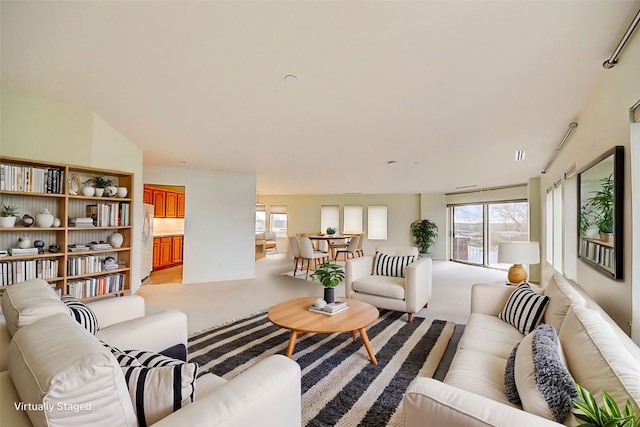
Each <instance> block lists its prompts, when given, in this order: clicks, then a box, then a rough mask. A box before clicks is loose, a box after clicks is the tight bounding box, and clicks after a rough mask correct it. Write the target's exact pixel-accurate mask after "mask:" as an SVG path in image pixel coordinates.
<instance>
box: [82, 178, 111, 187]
mask: <svg viewBox="0 0 640 427" xmlns="http://www.w3.org/2000/svg"><path fill="white" fill-rule="evenodd" d="M85 184H93V186H94V187H95V188H107V187H110V186H112V185H113V179H111V178H109V177H108V176H104V175H96V176H94V177H93V178H91V179H88V180H87V181H85Z"/></svg>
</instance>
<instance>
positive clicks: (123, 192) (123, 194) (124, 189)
mask: <svg viewBox="0 0 640 427" xmlns="http://www.w3.org/2000/svg"><path fill="white" fill-rule="evenodd" d="M127 193H128V191H127V187H118V197H120V198H121V199H124V198H125V197H127Z"/></svg>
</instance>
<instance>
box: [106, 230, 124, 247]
mask: <svg viewBox="0 0 640 427" xmlns="http://www.w3.org/2000/svg"><path fill="white" fill-rule="evenodd" d="M122 242H124V236H123V235H122V234H120V233H117V232H116V233H113V234H112V235H111V236H109V244H110V245H111V246H113V247H114V248H119V247H120V246H122Z"/></svg>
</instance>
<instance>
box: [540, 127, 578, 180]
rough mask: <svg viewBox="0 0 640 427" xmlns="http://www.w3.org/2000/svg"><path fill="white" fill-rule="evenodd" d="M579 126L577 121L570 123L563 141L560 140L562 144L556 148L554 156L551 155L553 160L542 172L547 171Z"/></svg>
mask: <svg viewBox="0 0 640 427" xmlns="http://www.w3.org/2000/svg"><path fill="white" fill-rule="evenodd" d="M577 127H578V123H576V122H571V123H569V129H568V130H567V133H566V134H565V135H564V138H562V141H560V145H558V148H556V151H555V152H554V153H553V156H552V157H551V160H549V163H547V166H545V167H544V169H543V170H542V172H541V173H542V174H545V173H547V171H548V170H549V167H550V166H551V164H552V163H553V161H554V160H555V159H556V157H558V154H560V150H562V147H564V143H565V142H567V139H569V135H571V132H573V130H574V129H575V128H577Z"/></svg>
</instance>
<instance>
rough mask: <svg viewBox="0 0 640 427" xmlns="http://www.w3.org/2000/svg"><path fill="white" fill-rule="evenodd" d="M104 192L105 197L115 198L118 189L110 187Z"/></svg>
mask: <svg viewBox="0 0 640 427" xmlns="http://www.w3.org/2000/svg"><path fill="white" fill-rule="evenodd" d="M104 192H105V195H106V196H107V197H116V195H117V194H118V187H115V186H113V185H110V186H108V187H107V188H105V189H104Z"/></svg>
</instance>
